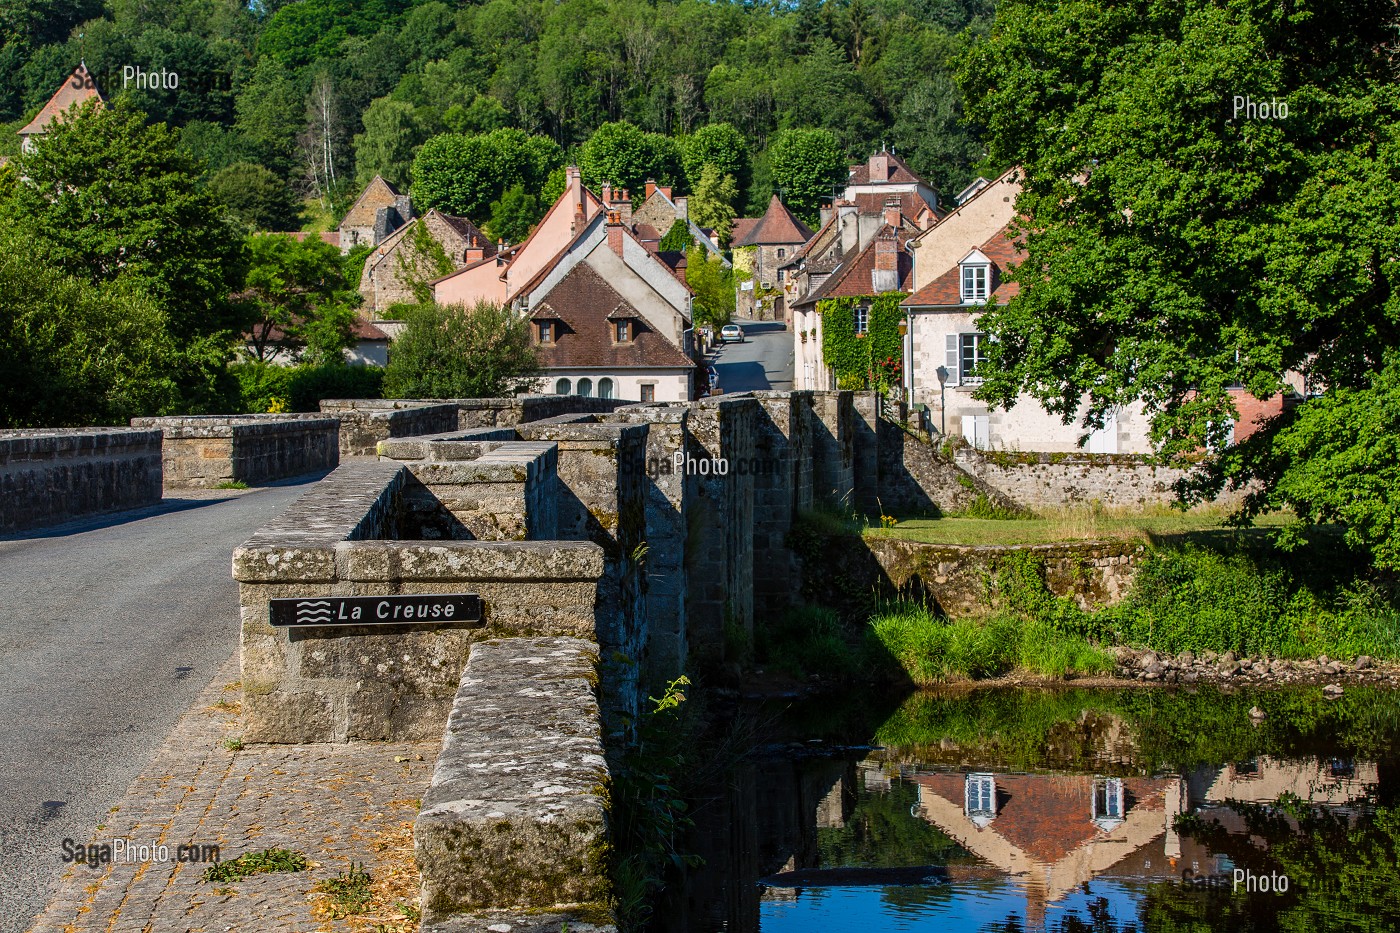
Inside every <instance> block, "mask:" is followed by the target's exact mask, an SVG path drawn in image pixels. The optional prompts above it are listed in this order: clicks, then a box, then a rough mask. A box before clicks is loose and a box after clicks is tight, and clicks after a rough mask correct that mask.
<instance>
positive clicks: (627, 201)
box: [608, 188, 632, 224]
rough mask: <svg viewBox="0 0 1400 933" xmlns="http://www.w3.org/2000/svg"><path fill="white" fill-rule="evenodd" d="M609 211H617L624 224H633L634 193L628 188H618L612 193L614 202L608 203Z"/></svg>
mask: <svg viewBox="0 0 1400 933" xmlns="http://www.w3.org/2000/svg"><path fill="white" fill-rule="evenodd" d="M608 209H609V210H613V211H617V214H618V216H619V217H620V218H621V219H622V222H623V223H624V224H631V223H632V192H630V191H628V190H627V189H626V188H618V189H616V190H614V191H613V193H612V200H611V201H609V202H608Z"/></svg>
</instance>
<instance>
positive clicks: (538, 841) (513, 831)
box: [413, 638, 611, 928]
mask: <svg viewBox="0 0 1400 933" xmlns="http://www.w3.org/2000/svg"><path fill="white" fill-rule="evenodd" d="M597 667H598V647H597V645H595V644H593V643H592V642H589V641H587V640H584V639H578V638H508V639H500V640H491V641H485V642H478V643H477V644H475V645H473V646H472V650H471V656H470V658H469V660H468V662H467V666H466V670H465V671H464V672H463V674H462V679H461V683H460V686H459V688H458V691H457V696H456V699H455V700H454V702H453V704H452V713H451V715H450V717H449V719H448V723H447V730H446V732H445V733H444V735H443V746H442V752H441V754H440V755H439V756H438V761H437V766H436V768H435V770H434V772H433V781H432V785H431V786H430V787H429V789H428V791H427V793H426V794H424V796H423V800H422V808H421V810H420V811H419V814H418V819H417V821H416V823H415V824H414V830H413V838H414V855H415V858H416V860H417V862H418V867H419V870H420V871H421V873H422V878H423V896H422V909H423V925H424V927H425V928H429V927H431V925H433V924H438V923H443V922H445V921H448V920H449V919H450V918H451V917H452V915H454V914H461V913H464V912H469V911H475V910H481V909H502V908H504V909H510V908H526V909H529V908H534V909H549V910H551V911H558V912H559V913H561V914H564V913H572V912H573V911H569V910H567V908H568V907H575V908H576V907H579V906H585V907H591V908H592V912H595V913H597V912H605V911H606V907H605V905H606V903H607V901H608V899H609V895H610V890H611V888H610V883H609V880H608V876H607V865H606V859H605V853H606V846H607V838H608V836H607V832H608V827H607V801H606V797H605V790H604V788H605V786H606V784H607V779H608V771H607V764H606V761H605V758H604V750H603V732H602V716H601V712H600V709H599V705H598V700H597V697H596V696H595V693H594V689H595V687H594V685H595V684H596V683H597V680H598V672H597ZM561 907H565V908H566V909H565V910H560V908H561Z"/></svg>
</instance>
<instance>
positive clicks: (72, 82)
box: [19, 62, 107, 152]
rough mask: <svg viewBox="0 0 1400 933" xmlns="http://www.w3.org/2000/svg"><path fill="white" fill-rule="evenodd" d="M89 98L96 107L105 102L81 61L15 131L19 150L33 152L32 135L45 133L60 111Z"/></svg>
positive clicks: (61, 115)
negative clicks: (35, 112) (17, 135)
mask: <svg viewBox="0 0 1400 933" xmlns="http://www.w3.org/2000/svg"><path fill="white" fill-rule="evenodd" d="M90 100H95V101H97V105H98V106H99V107H100V106H102V105H103V104H104V103H106V100H107V99H106V98H105V97H103V96H102V90H101V88H99V87H98V86H97V81H96V79H95V78H93V76H92V73H91V72H89V71H88V66H87V62H83V63H82V64H80V65H78V67H77V68H75V69H73V73H72V74H71V75H69V76H68V77H67V78H66V79H64V81H63V83H62V84H60V85H59V86H58V90H56V91H54V93H53V96H52V97H50V98H49V102H48V103H46V104H44V106H43V107H42V108H41V109H40V110H39V113H38V114H37V115H36V116H35V117H34V119H33V120H30V121H29V122H28V123H27V124H25V126H24V127H23V128H22V129H21V130H20V131H19V138H20V147H21V150H22V151H23V152H33V151H34V146H35V143H36V138H37V137H40V136H43V135H44V134H46V133H47V132H48V131H49V125H50V124H51V123H53V122H54V121H55V120H62V119H63V114H64V113H66V112H67V111H68V109H69V108H71V107H75V106H79V105H82V104H85V103H87V102H88V101H90Z"/></svg>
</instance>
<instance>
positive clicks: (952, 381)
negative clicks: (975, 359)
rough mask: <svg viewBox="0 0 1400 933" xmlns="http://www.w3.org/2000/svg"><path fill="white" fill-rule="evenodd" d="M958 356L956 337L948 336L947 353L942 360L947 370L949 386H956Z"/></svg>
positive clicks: (955, 335) (954, 335) (953, 335)
mask: <svg viewBox="0 0 1400 933" xmlns="http://www.w3.org/2000/svg"><path fill="white" fill-rule="evenodd" d="M958 354H959V349H958V335H957V334H949V335H948V353H947V356H946V358H945V359H944V362H943V365H944V366H945V367H946V368H947V370H948V385H950V386H955V385H957V384H958V358H959V357H958Z"/></svg>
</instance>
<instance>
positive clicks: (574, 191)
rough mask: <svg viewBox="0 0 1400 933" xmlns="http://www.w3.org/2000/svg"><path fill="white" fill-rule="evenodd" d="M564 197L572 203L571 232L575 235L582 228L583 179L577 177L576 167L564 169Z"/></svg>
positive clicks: (571, 166)
mask: <svg viewBox="0 0 1400 933" xmlns="http://www.w3.org/2000/svg"><path fill="white" fill-rule="evenodd" d="M564 196H565V197H566V198H569V199H571V200H572V201H573V202H574V220H573V226H572V228H571V229H572V231H573V232H574V233H577V232H578V231H579V228H581V227H582V226H583V217H584V211H583V179H582V178H580V177H579V171H578V166H577V165H570V166H569V167H568V168H566V169H564Z"/></svg>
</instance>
